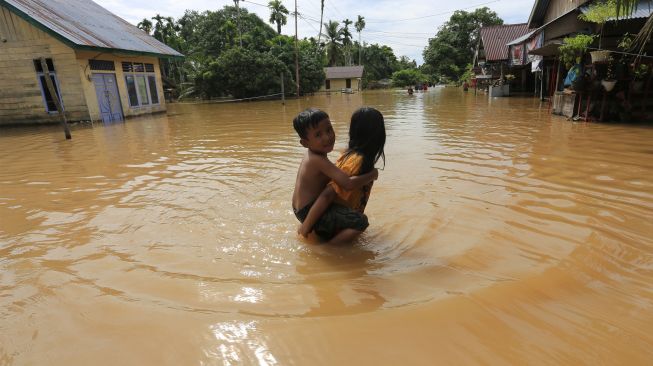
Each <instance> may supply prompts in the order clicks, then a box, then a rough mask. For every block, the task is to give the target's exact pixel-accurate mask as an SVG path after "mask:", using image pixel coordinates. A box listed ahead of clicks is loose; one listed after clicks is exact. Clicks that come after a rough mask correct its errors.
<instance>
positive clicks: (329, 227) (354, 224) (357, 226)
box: [293, 202, 370, 240]
mask: <svg viewBox="0 0 653 366" xmlns="http://www.w3.org/2000/svg"><path fill="white" fill-rule="evenodd" d="M314 203H315V202H311V203H309V204H308V205H306V206H305V207H304V208H302V209H300V210H295V209H293V212H295V216H296V217H297V219H298V220H299V221H300V222H304V220H306V216H308V211H310V209H311V207H312V206H313V204H314ZM369 225H370V224H369V222H368V221H367V216H365V215H364V214H362V213H360V212H358V211H355V210H353V209H351V208H349V207H347V206H342V205H338V204H335V203H334V204H331V206H329V208H328V209H327V210H326V212H325V213H324V215H322V217H320V219H319V220H318V221H317V223H316V224H315V226H313V230H315V233H316V234H317V235H318V236H319V237H321V238H322V239H325V240H330V239H331V238H333V237H334V236H336V234H337V233H339V232H340V231H342V230H344V229H354V230H358V231H365V229H367V227H368V226H369Z"/></svg>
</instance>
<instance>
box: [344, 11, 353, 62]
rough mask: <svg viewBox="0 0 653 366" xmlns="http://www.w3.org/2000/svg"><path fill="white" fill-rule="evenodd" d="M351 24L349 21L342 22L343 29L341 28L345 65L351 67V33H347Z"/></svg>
mask: <svg viewBox="0 0 653 366" xmlns="http://www.w3.org/2000/svg"><path fill="white" fill-rule="evenodd" d="M352 23H353V22H352V21H351V20H349V19H345V20H343V21H342V24H344V25H345V26H344V28H342V45H343V46H344V48H345V65H347V66H349V65H351V63H352V62H351V32H349V26H350V25H351V24H352Z"/></svg>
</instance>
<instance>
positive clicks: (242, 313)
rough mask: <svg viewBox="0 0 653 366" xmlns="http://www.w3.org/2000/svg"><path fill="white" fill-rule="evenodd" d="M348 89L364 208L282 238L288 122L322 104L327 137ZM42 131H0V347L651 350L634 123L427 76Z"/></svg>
mask: <svg viewBox="0 0 653 366" xmlns="http://www.w3.org/2000/svg"><path fill="white" fill-rule="evenodd" d="M361 105H370V106H374V107H376V108H378V109H379V110H381V111H382V112H383V114H384V116H385V117H386V127H387V133H388V142H387V146H386V155H387V166H386V167H385V169H384V170H383V171H382V172H381V174H380V178H379V180H378V182H377V183H376V184H375V188H374V193H373V196H372V197H371V199H370V203H369V205H368V208H367V210H366V213H368V214H369V216H370V223H371V225H370V228H369V229H368V231H367V232H366V233H365V234H364V235H363V236H362V237H361V238H360V240H359V242H358V243H357V244H356V245H354V246H352V247H344V248H330V247H325V246H319V245H315V244H311V243H307V242H304V241H302V240H300V239H299V238H297V236H296V235H295V231H296V227H297V222H296V219H295V217H294V215H293V213H292V211H291V210H290V197H291V194H292V189H293V187H292V185H293V184H294V178H295V175H296V169H297V165H298V163H299V161H300V159H301V156H302V154H303V153H304V149H303V148H302V147H301V146H300V145H299V143H298V138H297V137H296V135H295V133H294V131H293V129H292V127H291V120H292V118H293V117H294V116H295V115H296V114H297V113H298V112H299V111H301V110H302V109H304V108H306V107H309V106H316V107H318V108H323V109H325V110H326V111H327V112H329V113H330V115H331V118H332V121H333V123H334V128H335V129H336V134H337V142H336V144H337V145H338V146H339V147H340V148H342V147H344V145H345V144H346V139H347V128H348V119H349V116H350V115H351V113H352V112H353V111H354V110H355V109H356V108H358V107H359V106H361ZM62 136H63V134H62V133H61V131H59V128H58V127H57V126H53V127H38V128H19V129H5V130H0V148H2V151H3V152H4V154H2V155H1V156H0V166H2V167H3V169H2V170H0V305H1V306H0V364H11V365H22V364H57V365H67V364H111V365H113V364H198V363H199V364H208V365H212V364H225V365H238V364H262V365H277V364H281V365H285V364H318V365H321V364H323V365H331V364H375V365H376V364H388V365H394V364H432V363H433V362H439V363H447V364H449V363H453V364H479V363H481V364H483V363H489V364H523V363H531V364H533V363H535V364H539V363H550V364H592V363H603V364H605V363H607V364H650V363H651V362H653V351H652V350H653V347H652V346H653V336H651V335H650V334H649V333H650V332H648V331H647V330H648V329H651V327H653V316H652V315H651V314H653V311H652V310H653V289H652V288H651V286H650V283H651V281H652V280H653V245H652V244H653V239H651V237H653V220H651V217H653V178H652V176H653V175H652V174H651V173H652V172H653V169H652V168H653V159H651V158H652V157H653V149H651V147H650V142H651V141H653V129H652V128H651V127H650V126H641V125H615V124H586V123H571V122H567V121H565V120H563V119H559V118H557V117H552V116H551V115H550V114H549V111H548V105H546V104H540V102H539V101H538V100H536V99H531V98H499V99H491V100H488V99H487V98H486V97H485V96H481V95H479V96H474V95H473V94H471V93H463V92H462V91H460V90H458V89H444V88H436V89H432V90H430V91H428V92H424V93H416V94H415V95H413V96H409V95H406V94H405V93H404V92H403V91H398V92H394V91H393V92H389V91H388V92H369V93H367V92H366V93H363V94H354V95H340V94H334V95H330V96H315V97H307V98H303V99H301V100H293V101H288V103H287V105H286V106H281V105H280V103H279V102H276V101H266V102H254V103H242V104H220V105H172V106H170V110H169V113H168V115H167V116H166V115H155V116H151V117H143V118H135V119H131V120H129V121H127V122H126V123H121V124H112V125H106V126H104V125H97V124H96V125H94V126H92V127H88V126H87V127H77V128H75V129H74V130H73V139H72V140H71V141H65V140H64V139H63V138H62ZM332 158H334V159H335V158H336V154H333V156H332ZM117 350H120V352H116V351H117ZM543 360H550V361H548V362H547V361H544V362H543Z"/></svg>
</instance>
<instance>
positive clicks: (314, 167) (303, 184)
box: [292, 108, 379, 244]
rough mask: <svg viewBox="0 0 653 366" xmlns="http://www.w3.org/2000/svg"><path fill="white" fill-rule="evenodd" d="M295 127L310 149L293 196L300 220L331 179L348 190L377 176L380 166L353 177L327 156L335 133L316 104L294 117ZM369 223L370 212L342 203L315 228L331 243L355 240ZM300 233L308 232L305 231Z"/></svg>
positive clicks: (303, 218) (300, 167)
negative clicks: (359, 210) (365, 213)
mask: <svg viewBox="0 0 653 366" xmlns="http://www.w3.org/2000/svg"><path fill="white" fill-rule="evenodd" d="M293 127H294V128H295V131H297V134H298V135H299V137H300V143H301V144H302V146H304V147H305V148H307V149H308V151H307V154H306V156H305V157H304V159H303V160H302V162H301V164H300V165H299V170H298V172H297V179H296V181H295V191H294V192H293V197H292V206H293V211H294V213H295V216H296V217H297V219H298V220H299V221H300V222H304V220H305V219H306V217H307V216H308V213H309V212H310V210H311V207H312V206H313V204H314V203H315V201H316V200H317V198H318V197H319V196H320V194H321V193H322V192H323V191H324V189H325V188H326V187H327V184H328V183H329V182H330V181H331V180H333V181H334V182H335V183H336V184H337V185H338V186H340V187H341V188H343V189H345V190H354V189H358V188H360V187H362V186H363V185H365V184H367V183H370V182H372V181H373V180H375V179H376V178H378V175H379V173H378V170H377V169H372V170H371V171H370V172H369V173H366V174H362V175H358V176H352V177H350V176H348V175H347V174H346V173H345V172H343V171H342V170H340V169H339V168H338V167H337V166H336V165H335V164H333V163H332V162H331V161H330V160H329V159H328V158H327V154H328V153H330V152H331V151H333V146H334V144H335V140H336V136H335V132H334V131H333V127H332V126H331V121H330V120H329V115H328V114H327V113H326V112H323V111H321V110H319V109H315V108H310V109H307V110H305V111H303V112H301V113H300V114H299V115H298V116H297V117H295V119H294V120H293ZM368 225H369V223H368V221H367V216H365V215H364V214H363V213H361V212H358V211H355V210H354V209H352V208H349V207H346V206H343V205H339V204H331V205H330V206H329V208H328V209H327V210H326V212H325V213H324V214H323V215H322V216H321V217H320V218H319V219H318V220H317V223H316V224H315V225H314V226H313V227H312V229H313V230H314V231H315V233H316V234H317V235H318V236H320V237H321V238H323V239H326V240H328V241H329V243H331V244H339V243H344V242H348V241H351V240H353V239H354V238H356V236H358V235H360V233H362V232H363V231H364V230H365V229H366V228H367V226H368ZM309 231H310V228H309ZM300 234H302V235H304V236H306V233H303V232H302V233H300Z"/></svg>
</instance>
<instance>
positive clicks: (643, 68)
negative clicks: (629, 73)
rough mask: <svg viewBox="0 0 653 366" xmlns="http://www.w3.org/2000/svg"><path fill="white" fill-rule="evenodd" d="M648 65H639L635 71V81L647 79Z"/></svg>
mask: <svg viewBox="0 0 653 366" xmlns="http://www.w3.org/2000/svg"><path fill="white" fill-rule="evenodd" d="M648 69H649V67H648V65H647V64H639V65H638V66H636V67H635V68H634V69H633V77H634V78H635V80H644V79H645V78H646V75H648Z"/></svg>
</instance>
